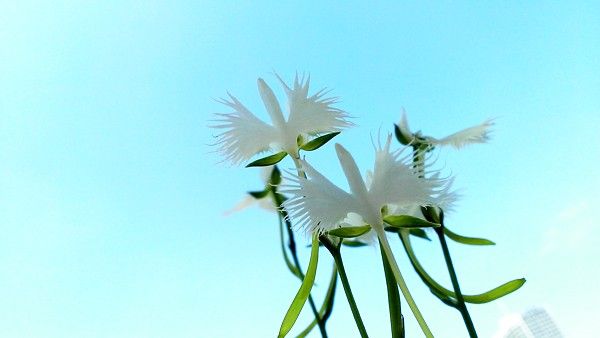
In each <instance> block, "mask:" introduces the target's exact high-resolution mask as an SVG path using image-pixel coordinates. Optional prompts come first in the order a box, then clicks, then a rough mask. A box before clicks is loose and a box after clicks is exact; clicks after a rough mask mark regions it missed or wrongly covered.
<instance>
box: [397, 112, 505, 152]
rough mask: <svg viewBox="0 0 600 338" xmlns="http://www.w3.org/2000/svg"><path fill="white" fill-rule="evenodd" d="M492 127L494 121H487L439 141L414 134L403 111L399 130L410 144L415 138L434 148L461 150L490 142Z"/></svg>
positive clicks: (418, 133)
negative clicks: (443, 147)
mask: <svg viewBox="0 0 600 338" xmlns="http://www.w3.org/2000/svg"><path fill="white" fill-rule="evenodd" d="M492 125H494V121H493V120H492V119H487V120H485V121H484V122H483V123H481V124H478V125H476V126H472V127H469V128H466V129H463V130H461V131H458V132H456V133H454V134H451V135H448V136H446V137H443V138H441V139H437V138H435V137H431V136H423V135H421V133H420V132H417V133H413V132H412V131H411V130H410V128H409V127H408V121H407V119H406V112H405V111H404V110H403V111H402V118H401V119H400V123H399V124H398V128H399V130H400V133H402V136H403V137H404V138H405V139H406V140H408V142H411V141H413V140H414V139H415V138H422V139H423V140H424V141H425V142H426V143H428V144H431V145H433V146H446V145H449V146H452V147H454V148H456V149H460V148H462V147H464V146H466V145H469V144H473V143H485V142H486V141H488V140H489V138H490V135H489V133H490V130H489V129H490V127H491V126H492Z"/></svg>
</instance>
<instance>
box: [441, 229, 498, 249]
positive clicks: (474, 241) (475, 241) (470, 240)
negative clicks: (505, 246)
mask: <svg viewBox="0 0 600 338" xmlns="http://www.w3.org/2000/svg"><path fill="white" fill-rule="evenodd" d="M444 234H445V235H446V236H448V238H450V239H451V240H453V241H455V242H458V243H462V244H467V245H496V243H494V242H492V241H490V240H489V239H485V238H477V237H466V236H461V235H459V234H457V233H455V232H452V231H450V229H448V228H447V227H444Z"/></svg>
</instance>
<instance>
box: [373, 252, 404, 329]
mask: <svg viewBox="0 0 600 338" xmlns="http://www.w3.org/2000/svg"><path fill="white" fill-rule="evenodd" d="M379 248H380V249H381V261H382V263H383V271H384V273H385V285H386V287H387V292H388V307H389V309H390V328H391V330H392V338H404V335H405V334H404V317H403V316H402V308H401V304H400V294H399V293H398V285H397V284H396V280H395V279H394V274H393V272H392V267H391V266H390V262H389V261H388V259H387V257H386V255H385V252H384V251H383V246H381V245H380V246H379Z"/></svg>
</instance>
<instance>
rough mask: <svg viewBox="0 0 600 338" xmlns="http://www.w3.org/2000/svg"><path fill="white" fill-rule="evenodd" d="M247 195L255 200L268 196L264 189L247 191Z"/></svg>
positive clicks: (266, 190)
mask: <svg viewBox="0 0 600 338" xmlns="http://www.w3.org/2000/svg"><path fill="white" fill-rule="evenodd" d="M248 194H249V195H250V196H252V197H254V198H256V199H257V200H259V199H261V198H265V197H267V195H268V194H269V190H268V189H265V190H262V191H248Z"/></svg>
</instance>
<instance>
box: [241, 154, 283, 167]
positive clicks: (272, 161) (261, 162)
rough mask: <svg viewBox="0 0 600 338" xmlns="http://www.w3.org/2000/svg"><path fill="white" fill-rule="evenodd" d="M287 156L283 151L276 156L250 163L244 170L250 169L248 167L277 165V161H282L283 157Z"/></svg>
mask: <svg viewBox="0 0 600 338" xmlns="http://www.w3.org/2000/svg"><path fill="white" fill-rule="evenodd" d="M286 156H287V153H286V152H285V151H282V152H279V153H277V154H274V155H271V156H267V157H263V158H260V159H258V160H256V161H254V162H251V163H249V164H247V165H246V168H250V167H266V166H270V165H273V164H276V163H279V161H281V160H283V158H284V157H286Z"/></svg>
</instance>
